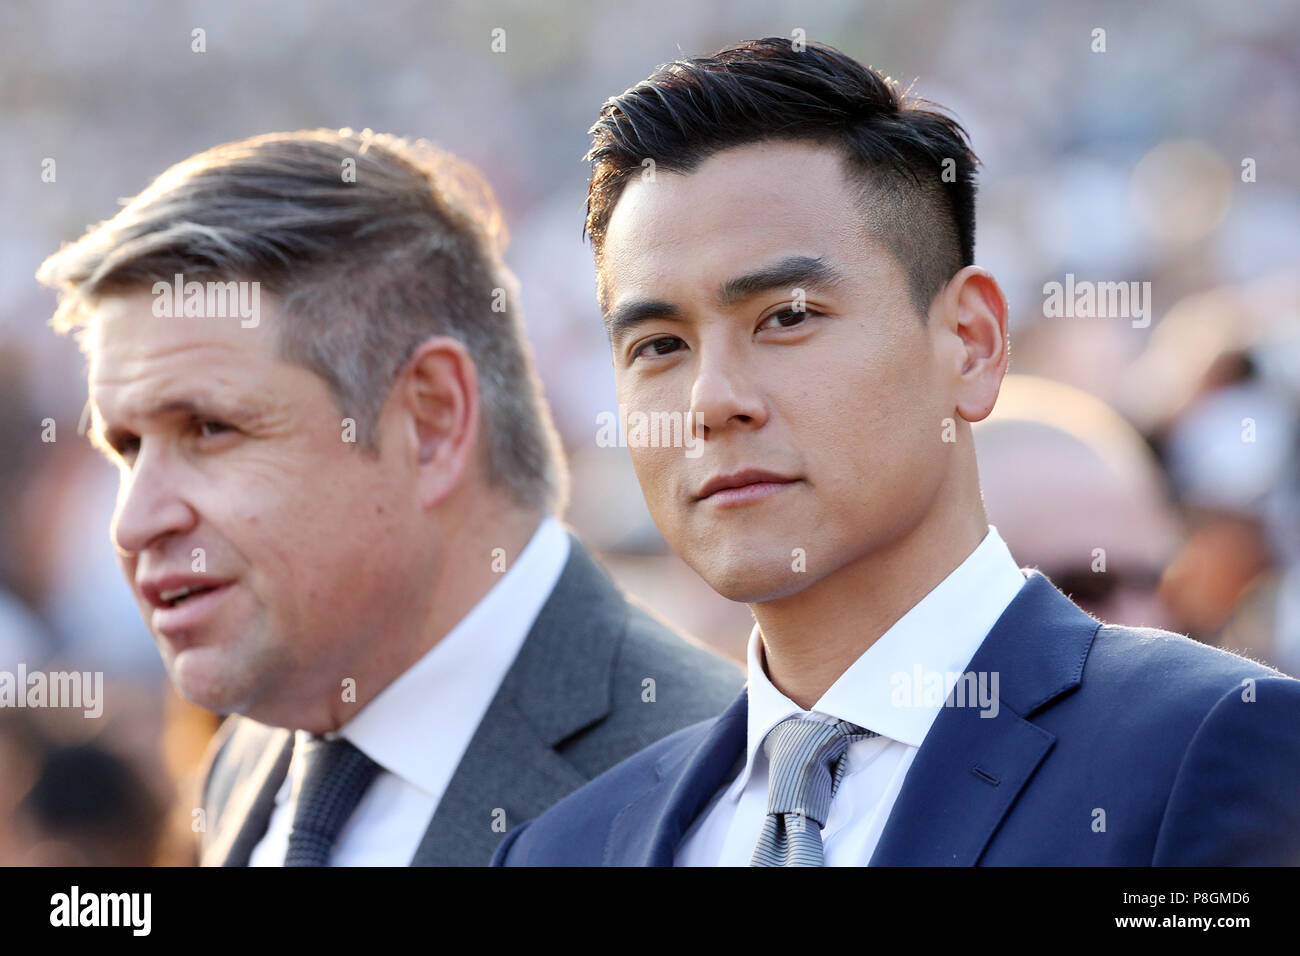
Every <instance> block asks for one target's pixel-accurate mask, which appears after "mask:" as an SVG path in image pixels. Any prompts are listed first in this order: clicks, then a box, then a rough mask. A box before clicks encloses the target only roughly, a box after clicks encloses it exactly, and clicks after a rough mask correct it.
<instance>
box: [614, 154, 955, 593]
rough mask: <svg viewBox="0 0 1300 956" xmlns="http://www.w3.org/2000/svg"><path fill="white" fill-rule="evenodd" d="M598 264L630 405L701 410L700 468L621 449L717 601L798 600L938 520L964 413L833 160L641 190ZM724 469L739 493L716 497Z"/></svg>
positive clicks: (660, 180) (745, 158)
mask: <svg viewBox="0 0 1300 956" xmlns="http://www.w3.org/2000/svg"><path fill="white" fill-rule="evenodd" d="M602 270H603V271H602V279H603V291H604V293H605V300H604V301H605V305H606V307H607V309H608V316H607V318H608V319H610V320H612V322H613V326H612V347H613V363H614V373H615V380H616V383H617V391H618V399H619V403H620V404H621V405H625V406H626V407H627V410H628V412H629V413H630V414H631V413H636V412H643V413H646V414H650V413H654V412H660V413H671V412H674V411H676V412H679V413H683V414H685V413H690V416H691V419H690V420H691V421H695V420H696V419H695V416H696V415H699V416H702V420H703V424H704V428H703V429H701V430H699V437H701V438H702V439H703V444H702V446H701V447H702V453H701V454H699V455H698V456H695V457H691V456H687V455H686V454H685V453H684V449H683V448H662V447H640V448H638V447H631V446H632V444H633V443H632V442H631V441H629V446H630V452H631V455H632V460H633V464H634V466H635V469H636V474H637V478H638V480H639V481H640V483H641V488H642V491H643V492H644V495H645V498H646V502H647V504H648V506H649V509H650V513H651V515H652V516H653V518H654V520H655V523H656V524H657V525H658V527H659V529H660V531H662V533H663V535H664V537H665V538H666V539H667V541H668V543H669V544H670V545H671V546H672V548H673V550H675V551H676V552H677V553H678V554H680V555H681V556H682V557H683V558H684V559H685V560H686V562H687V563H688V564H690V565H691V566H692V567H693V568H694V569H695V570H696V571H697V572H698V573H699V574H700V575H701V576H702V577H703V578H704V579H705V580H707V581H708V582H709V583H710V584H711V585H712V586H713V587H714V588H715V589H716V590H718V591H719V592H720V593H721V594H723V595H725V596H726V597H729V598H731V599H733V600H737V601H746V602H750V603H753V602H759V601H766V600H772V599H775V598H778V597H783V596H785V595H788V594H791V593H794V592H795V591H798V590H801V589H802V588H804V587H807V586H808V585H809V584H812V583H814V582H815V581H817V580H818V579H820V578H821V577H823V576H825V575H826V574H828V573H830V572H831V571H834V570H836V569H837V568H840V567H842V566H844V565H845V564H847V563H849V562H851V561H853V560H855V559H857V558H859V557H861V556H863V555H864V554H867V553H870V552H874V551H876V550H879V549H880V548H882V547H885V546H887V545H888V544H889V543H890V542H891V541H892V540H893V539H895V538H897V537H898V536H900V535H902V534H904V533H905V532H907V531H908V530H910V529H911V528H912V527H914V526H915V524H916V523H917V522H918V521H919V519H920V517H921V516H922V515H924V514H925V513H926V511H927V510H928V509H929V507H930V505H931V503H932V502H933V501H934V499H935V496H936V494H937V492H938V490H939V487H940V484H941V481H942V479H943V476H944V474H945V472H946V470H947V463H946V458H947V455H948V453H949V452H950V451H951V449H952V447H953V446H952V445H951V444H949V443H945V442H942V441H940V429H941V427H942V426H941V421H942V419H944V418H945V417H949V416H952V415H954V411H953V409H954V402H953V400H952V396H950V395H947V394H945V387H946V386H945V383H944V382H943V381H942V380H941V377H940V375H939V373H938V370H937V369H938V364H937V363H936V360H935V349H936V341H937V339H936V338H935V337H933V336H932V330H931V329H930V328H929V327H927V325H926V324H924V323H923V321H922V318H921V317H920V316H919V315H918V314H917V312H916V310H915V308H914V306H913V305H912V303H911V300H910V298H909V295H908V288H907V283H906V281H905V278H904V275H903V272H902V270H901V269H900V267H899V266H898V264H897V263H896V261H895V260H894V258H893V256H892V255H891V254H890V253H889V252H888V251H887V250H886V249H885V248H884V247H883V246H881V245H879V244H877V243H874V242H871V241H869V240H868V238H867V237H866V234H865V232H864V223H863V217H862V212H861V206H860V204H859V201H858V197H857V191H856V188H855V187H854V186H852V185H850V183H849V182H848V180H847V179H846V178H845V175H844V172H843V171H842V168H841V161H840V158H839V154H838V153H837V152H836V151H834V150H832V149H829V148H823V147H818V146H811V145H804V144H798V143H767V144H757V145H751V146H744V147H738V148H734V149H729V150H724V151H722V152H720V153H717V154H715V155H714V156H712V157H710V158H709V159H707V160H705V161H704V162H703V163H702V164H701V165H700V166H699V167H698V168H697V169H696V170H695V171H694V172H692V173H690V174H687V175H678V174H673V173H665V172H659V173H658V175H657V176H656V177H655V178H654V180H649V179H643V178H637V179H634V180H633V181H631V182H630V183H629V185H628V186H627V188H626V190H625V192H624V194H623V195H622V197H621V198H620V200H619V202H618V205H617V206H616V208H615V210H614V213H613V216H612V217H611V220H610V224H609V228H608V232H607V234H606V244H605V247H604V257H603V261H602ZM739 280H743V281H739ZM796 289H802V290H803V293H804V303H803V306H804V311H796V310H795V308H794V304H795V302H796V299H797V297H798V293H797V292H796V291H795V290H796ZM623 320H629V321H623ZM630 320H635V321H630ZM697 450H698V449H697ZM751 470H761V471H762V472H764V473H766V478H767V479H768V480H765V481H757V482H755V479H761V478H763V477H764V475H749V476H745V475H743V473H744V472H746V471H751ZM728 476H731V477H732V478H733V479H734V480H733V481H732V482H730V483H732V484H747V485H748V487H745V488H736V489H733V490H730V491H721V492H718V493H715V494H712V495H706V494H705V493H706V492H707V490H708V485H709V483H710V482H711V481H714V480H715V479H718V478H724V479H725V478H727V477H728ZM736 476H739V477H736ZM794 549H803V552H804V553H805V554H806V561H807V570H806V571H795V570H793V569H792V565H793V563H794V561H795V554H794Z"/></svg>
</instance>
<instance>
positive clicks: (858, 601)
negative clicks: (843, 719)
mask: <svg viewBox="0 0 1300 956" xmlns="http://www.w3.org/2000/svg"><path fill="white" fill-rule="evenodd" d="M987 533H988V519H987V518H986V517H985V513H984V508H983V505H982V504H981V503H980V500H979V487H978V484H976V485H975V494H974V498H973V500H967V501H966V502H964V503H961V504H957V503H954V505H953V507H951V508H949V509H944V510H942V511H938V512H937V513H936V511H934V510H932V511H931V513H930V514H929V515H927V516H926V519H925V520H923V521H922V522H921V523H920V524H919V525H917V526H915V527H914V528H913V529H912V530H911V531H910V532H909V533H907V534H906V535H905V536H903V537H900V538H897V539H895V540H893V541H891V542H889V543H888V544H887V545H885V546H883V547H879V548H876V549H874V550H872V551H869V552H867V553H866V554H863V555H862V556H860V557H859V558H857V559H856V560H854V561H851V562H849V563H848V564H845V565H842V566H841V567H840V568H838V569H837V570H835V571H833V572H831V573H830V574H828V575H826V576H825V577H823V578H821V579H820V580H818V581H816V582H815V583H813V584H812V585H810V586H809V587H807V588H805V589H803V590H802V591H800V592H798V593H797V594H793V595H790V596H789V597H785V598H780V599H778V600H774V601H767V602H764V603H761V604H751V605H750V610H751V611H752V612H753V614H754V620H755V621H757V623H758V627H759V632H760V634H761V636H762V642H763V645H762V650H763V660H764V661H765V669H766V672H767V676H768V679H769V680H771V682H772V685H773V686H774V687H776V689H777V690H779V691H781V693H783V694H784V695H785V696H786V697H788V698H790V700H792V701H794V703H796V704H797V705H799V707H800V708H801V709H803V710H811V709H812V708H813V706H814V705H815V704H816V703H817V701H818V700H820V699H821V697H822V696H823V695H824V694H825V693H826V691H827V690H828V689H829V688H830V686H831V685H832V684H834V683H835V681H836V680H837V679H839V676H840V675H841V674H843V673H844V672H845V671H846V670H848V668H849V667H850V666H851V665H852V664H853V662H854V661H856V660H857V659H858V658H859V657H861V656H862V655H863V654H864V653H865V652H866V651H867V649H868V648H870V647H871V646H872V645H873V644H875V642H876V641H877V640H879V639H880V637H881V635H883V634H884V633H885V632H886V631H887V630H889V628H891V627H892V626H893V625H894V623H895V622H896V621H897V620H898V619H899V618H901V617H902V616H903V615H904V614H906V613H907V612H908V611H909V610H911V609H912V608H913V607H914V606H915V605H916V604H917V602H918V601H920V600H921V598H923V597H925V595H927V594H929V593H930V591H932V590H934V588H935V587H936V586H937V585H938V584H939V583H940V582H941V581H943V579H944V578H946V577H947V576H948V575H949V574H951V573H952V572H953V571H954V570H955V569H956V568H957V566H958V565H960V564H961V563H962V562H963V561H964V560H966V558H967V557H969V555H970V553H971V552H972V551H974V550H975V548H976V547H977V546H978V545H979V543H980V541H981V540H983V538H984V536H985V535H986V534H987Z"/></svg>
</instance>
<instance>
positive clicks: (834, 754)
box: [749, 717, 878, 866]
mask: <svg viewBox="0 0 1300 956" xmlns="http://www.w3.org/2000/svg"><path fill="white" fill-rule="evenodd" d="M876 736H878V735H877V734H876V732H875V731H872V730H863V729H862V728H861V727H859V726H858V725H857V724H851V723H849V722H848V721H847V720H840V721H837V722H835V723H826V722H825V721H821V720H813V719H811V718H809V717H790V718H787V719H786V720H783V721H781V722H780V723H779V724H777V725H776V726H775V727H773V728H772V729H771V730H770V731H768V734H767V737H766V738H765V739H764V741H763V749H764V751H765V752H766V753H767V760H768V778H767V819H766V820H765V821H764V823H763V832H762V833H761V834H760V835H759V838H758V845H757V846H756V847H754V855H753V856H752V857H750V860H749V865H750V866H821V865H822V864H823V862H824V857H823V849H822V827H824V826H825V825H826V817H827V815H828V814H829V813H830V809H831V800H832V799H834V797H835V791H836V790H838V789H839V786H840V778H841V777H843V776H844V755H845V754H846V753H848V749H849V744H850V743H852V742H853V741H854V740H861V739H865V738H868V737H876Z"/></svg>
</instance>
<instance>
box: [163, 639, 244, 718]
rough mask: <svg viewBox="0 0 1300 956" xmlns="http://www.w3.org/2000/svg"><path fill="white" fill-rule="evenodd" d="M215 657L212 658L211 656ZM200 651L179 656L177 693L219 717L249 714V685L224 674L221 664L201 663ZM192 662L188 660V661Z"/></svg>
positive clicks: (174, 677)
mask: <svg viewBox="0 0 1300 956" xmlns="http://www.w3.org/2000/svg"><path fill="white" fill-rule="evenodd" d="M207 656H208V657H211V655H210V654H209V655H207ZM199 657H200V655H199V654H198V653H197V649H195V650H191V651H186V652H182V653H181V654H178V655H177V656H176V659H175V660H174V661H173V662H172V665H171V667H170V668H168V670H169V671H170V676H171V681H172V686H173V687H175V688H176V692H177V693H178V694H180V695H181V697H183V698H185V699H186V700H187V701H189V702H190V703H191V704H193V705H194V706H196V707H202V708H203V709H204V710H210V711H212V712H213V713H215V714H235V713H239V714H242V713H244V712H245V711H247V710H248V707H249V704H250V701H251V693H250V690H251V689H250V688H249V687H247V686H244V685H245V683H246V682H244V681H240V680H238V679H237V677H236V675H233V674H230V673H226V672H223V670H222V669H221V667H220V662H217V661H212V660H204V659H199ZM187 658H188V659H187Z"/></svg>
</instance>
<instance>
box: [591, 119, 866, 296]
mask: <svg viewBox="0 0 1300 956" xmlns="http://www.w3.org/2000/svg"><path fill="white" fill-rule="evenodd" d="M878 251H879V248H878V247H877V246H876V245H875V244H874V243H871V242H870V241H869V240H868V236H867V232H866V229H865V224H864V219H863V213H862V206H861V203H860V201H859V192H858V188H857V185H856V184H855V183H852V182H850V180H849V179H848V178H847V176H846V174H845V170H844V163H843V159H842V157H841V154H840V152H839V151H838V150H836V149H835V148H833V147H831V146H825V145H816V144H806V143H798V142H765V143H755V144H750V145H746V146H739V147H734V148H731V149H726V150H722V151H720V152H718V153H715V154H713V155H712V156H710V157H708V158H707V159H705V160H704V161H703V162H702V163H701V164H700V165H699V166H698V167H697V168H696V169H695V170H693V171H692V172H690V173H685V174H681V173H672V172H663V171H657V172H656V174H655V176H654V179H653V180H651V179H650V178H648V177H647V176H646V175H644V174H637V175H634V176H633V178H632V179H631V181H629V183H628V184H627V186H626V187H625V188H624V190H623V193H622V195H621V196H620V197H619V200H618V203H617V205H616V206H615V207H614V211H613V213H612V215H611V216H610V220H609V224H608V227H607V229H606V233H605V245H604V249H603V253H604V254H603V257H602V260H603V261H602V278H603V280H604V291H605V292H606V294H607V295H608V296H609V297H610V300H611V301H612V298H613V297H614V296H616V295H619V294H621V293H624V292H629V293H630V292H631V291H632V290H633V287H637V288H640V287H643V286H645V287H649V286H656V285H660V284H663V283H666V282H672V283H674V284H676V283H679V282H681V283H690V282H692V281H693V280H696V281H701V282H709V283H713V282H716V280H717V279H718V278H719V275H720V274H722V273H725V274H727V275H730V274H736V273H739V272H743V271H744V270H745V269H746V268H749V267H752V265H753V263H754V262H755V261H757V260H769V259H772V258H774V257H779V256H783V255H811V256H820V257H822V258H826V259H829V260H832V261H837V262H844V261H846V260H851V259H854V258H861V257H864V256H867V255H871V254H875V253H877V252H878Z"/></svg>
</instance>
